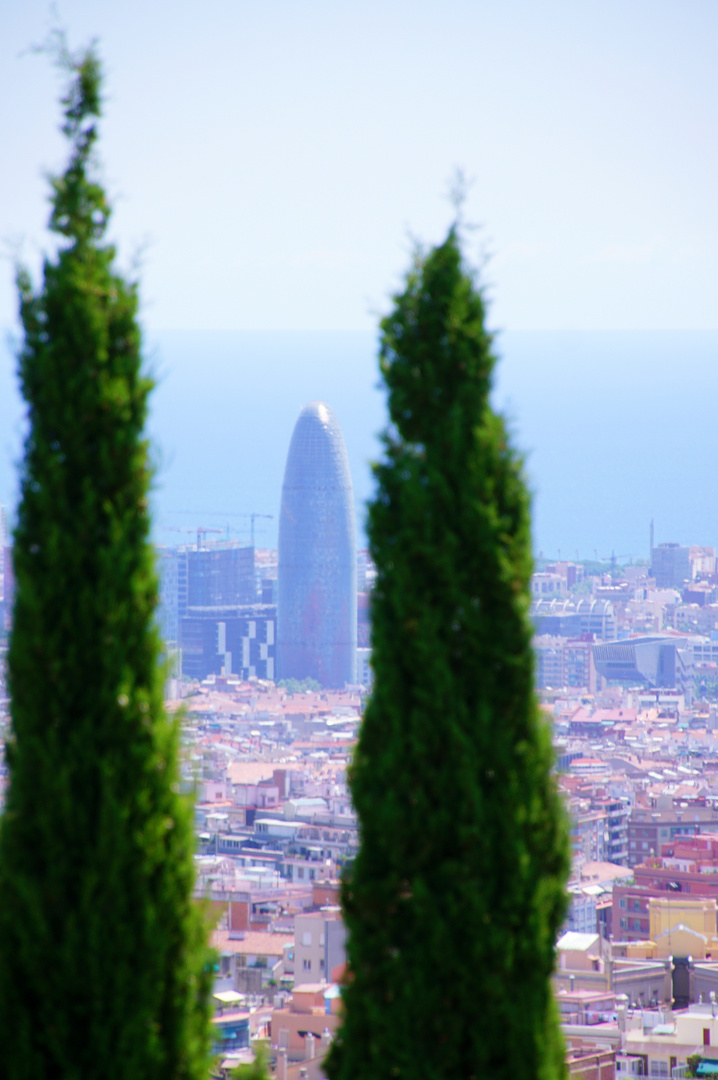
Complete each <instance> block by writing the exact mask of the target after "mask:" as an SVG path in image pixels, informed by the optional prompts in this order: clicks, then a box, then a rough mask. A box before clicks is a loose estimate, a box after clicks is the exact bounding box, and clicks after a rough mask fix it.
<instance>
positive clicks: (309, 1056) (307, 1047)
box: [304, 1031, 316, 1061]
mask: <svg viewBox="0 0 718 1080" xmlns="http://www.w3.org/2000/svg"><path fill="white" fill-rule="evenodd" d="M315 1041H316V1040H315V1038H314V1036H313V1035H312V1033H311V1031H308V1032H307V1034H306V1035H305V1036H304V1060H305V1061H314V1057H315V1055H316V1049H315V1045H314V1044H315Z"/></svg>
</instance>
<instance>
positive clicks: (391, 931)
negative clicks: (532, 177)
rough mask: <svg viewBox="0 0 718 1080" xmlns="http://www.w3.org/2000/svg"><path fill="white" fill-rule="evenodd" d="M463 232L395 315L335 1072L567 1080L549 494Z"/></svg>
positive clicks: (331, 1068)
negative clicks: (533, 495) (525, 439)
mask: <svg viewBox="0 0 718 1080" xmlns="http://www.w3.org/2000/svg"><path fill="white" fill-rule="evenodd" d="M494 365H495V357H494V354H493V351H492V337H491V334H489V333H488V332H487V330H486V327H485V303H484V298H483V294H482V291H481V288H480V286H479V284H478V282H477V279H476V275H475V273H474V272H473V271H471V270H470V269H469V268H467V267H466V265H465V264H464V262H463V259H462V253H461V243H460V237H459V232H458V228H457V227H456V226H455V227H453V228H452V229H451V230H450V232H449V234H448V237H447V239H446V240H445V241H444V243H443V244H441V245H440V246H438V247H436V248H435V249H433V250H431V251H430V252H429V253H428V254H426V255H422V254H418V255H417V257H416V260H415V263H414V266H413V268H412V269H411V271H410V273H409V274H408V277H407V279H406V283H405V288H404V291H403V292H401V294H400V295H397V296H396V297H395V298H394V307H393V310H392V312H391V313H390V314H389V315H388V317H387V318H385V319H384V320H383V321H382V323H381V345H380V367H381V374H382V377H383V381H384V383H385V385H386V388H387V390H388V407H389V416H390V423H389V427H388V429H387V432H386V433H385V436H384V455H383V458H382V460H381V462H380V463H379V464H378V465H377V466H375V474H376V481H377V493H376V497H375V499H374V501H373V503H372V505H371V506H370V508H369V541H370V550H371V555H372V558H373V560H374V563H375V565H376V572H377V578H376V585H375V589H374V593H373V597H372V665H373V669H374V687H373V691H372V695H371V699H370V702H369V704H368V706H367V709H366V712H365V717H364V722H363V725H362V728H361V732H360V736H359V741H358V745H357V748H356V752H355V756H354V760H353V763H352V767H351V772H350V784H351V791H352V795H353V799H354V804H355V807H356V810H357V814H358V817H359V824H360V833H361V846H360V850H359V853H358V856H357V858H356V860H355V863H354V866H353V868H352V871H351V872H350V875H349V877H348V879H347V880H345V883H344V889H343V905H344V913H345V919H346V923H347V927H348V932H349V938H348V979H347V985H346V986H345V989H344V1004H345V1017H344V1021H343V1025H342V1028H341V1031H340V1033H339V1036H338V1038H337V1040H336V1041H335V1043H334V1046H333V1048H332V1051H331V1052H330V1056H329V1059H328V1063H327V1068H328V1075H329V1076H330V1078H331V1080H363V1078H366V1080H370V1078H371V1080H381V1078H383V1077H387V1078H397V1077H405V1078H407V1080H416V1078H418V1077H421V1078H422V1080H440V1078H441V1080H445V1078H452V1080H456V1078H462V1080H469V1078H471V1077H481V1078H484V1080H485V1078H489V1077H490V1078H492V1080H497V1078H502V1077H503V1078H505V1080H537V1078H541V1080H555V1078H557V1077H560V1076H561V1075H562V1071H563V1048H562V1044H561V1038H560V1032H559V1028H558V1023H557V1018H556V1013H555V1006H554V1002H553V996H552V991H551V986H550V974H551V971H552V967H553V961H554V944H555V935H556V932H557V930H558V927H559V925H560V922H561V919H562V916H563V913H564V885H565V878H566V873H567V867H568V845H567V832H566V829H565V822H564V819H563V814H562V808H561V805H560V802H559V797H558V794H557V791H556V788H555V785H554V782H553V779H552V777H551V772H550V770H551V764H552V749H551V742H550V733H549V731H548V729H547V727H546V725H545V724H544V722H543V721H542V720H541V718H540V716H539V712H538V707H537V703H536V700H535V696H534V688H533V657H532V651H531V629H530V626H529V622H528V618H527V613H528V603H529V590H528V585H529V578H530V574H531V566H532V563H531V549H530V522H529V499H528V496H527V492H526V487H525V482H524V478H523V474H522V463H521V460H520V458H519V457H518V456H517V454H516V453H515V451H514V450H513V449H512V448H511V446H510V444H509V440H508V437H507V431H506V427H505V424H504V422H503V420H502V418H501V417H500V416H498V415H497V414H496V413H495V412H494V411H493V410H492V408H491V404H490V393H491V385H492V372H493V369H494Z"/></svg>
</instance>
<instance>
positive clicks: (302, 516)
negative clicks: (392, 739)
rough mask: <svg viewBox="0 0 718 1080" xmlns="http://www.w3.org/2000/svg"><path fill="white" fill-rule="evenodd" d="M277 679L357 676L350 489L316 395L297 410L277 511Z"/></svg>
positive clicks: (342, 453) (334, 430)
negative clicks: (278, 514) (314, 399)
mask: <svg viewBox="0 0 718 1080" xmlns="http://www.w3.org/2000/svg"><path fill="white" fill-rule="evenodd" d="M278 588H279V596H278V609H277V678H278V679H291V678H294V679H306V678H312V679H316V680H317V681H318V682H319V683H321V685H322V686H325V687H331V688H334V689H336V688H341V687H343V686H344V684H345V683H354V682H356V647H357V606H356V605H357V601H356V526H355V521H354V494H353V491H352V481H351V475H350V472H349V461H348V459H347V452H346V447H345V445H344V436H343V435H342V432H341V428H340V427H339V424H338V422H337V418H336V416H335V415H334V413H333V412H332V410H331V409H330V408H329V406H328V405H325V404H324V403H323V402H322V401H312V402H310V404H309V405H305V407H304V408H303V409H302V411H301V413H300V414H299V419H298V420H297V423H296V426H295V428H294V434H293V435H292V441H291V443H290V446H289V453H288V455H287V464H286V468H285V470H284V484H283V486H282V505H281V509H280V516H279V566H278Z"/></svg>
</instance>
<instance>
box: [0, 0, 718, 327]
mask: <svg viewBox="0 0 718 1080" xmlns="http://www.w3.org/2000/svg"><path fill="white" fill-rule="evenodd" d="M50 12H51V9H50V5H49V4H48V3H47V2H46V0H22V3H20V2H18V0H0V95H1V97H0V99H1V100H2V101H3V108H2V110H1V114H0V148H1V151H0V152H1V155H2V157H1V162H0V238H1V239H2V240H4V241H5V244H6V245H7V244H12V243H14V241H15V240H17V239H18V238H24V241H25V244H24V253H25V258H26V259H27V260H28V261H30V263H33V261H34V260H35V259H36V258H37V252H38V251H39V250H40V247H41V245H42V244H44V243H45V242H46V241H45V238H44V236H43V231H42V230H43V226H44V224H45V219H46V216H47V207H46V194H47V185H46V183H45V180H44V179H43V169H57V168H58V167H60V165H61V164H62V161H63V155H64V151H63V147H62V144H61V139H60V137H59V136H58V135H57V120H58V112H57V108H56V98H57V94H58V90H59V88H60V86H61V80H60V78H59V76H58V74H57V72H55V71H54V70H53V69H52V68H51V66H50V64H49V63H48V61H47V59H46V58H42V57H38V56H33V55H25V56H21V55H20V54H21V53H22V51H23V50H24V49H26V47H27V46H28V45H31V44H32V43H34V42H40V41H42V40H43V38H44V37H45V36H46V35H47V32H48V30H49V28H50V26H51V14H50ZM57 12H58V16H59V20H60V21H61V22H62V23H63V24H64V25H65V26H67V28H68V30H69V35H70V41H71V43H73V44H78V43H83V42H86V41H87V40H89V39H90V38H91V37H93V36H96V37H97V38H98V39H99V42H100V51H101V55H102V57H103V59H104V61H105V68H106V72H107V87H106V90H107V109H106V118H105V121H104V123H103V128H102V147H101V151H102V159H103V162H104V170H105V177H106V180H107V183H108V186H109V189H110V192H111V193H112V194H113V196H114V197H115V203H116V208H117V209H116V216H115V225H114V230H115V234H116V236H117V238H118V239H119V241H120V249H121V253H122V254H123V256H124V257H125V258H126V259H129V257H130V255H131V254H132V252H133V251H134V250H136V249H137V248H138V247H140V246H142V245H145V244H147V247H146V248H145V255H144V260H145V261H144V270H143V275H142V277H143V298H144V305H145V306H144V315H145V320H146V323H147V324H148V325H149V326H151V327H153V328H177V329H182V328H194V329H202V328H215V329H264V328H271V329H273V330H283V329H329V330H336V329H365V328H369V327H371V326H372V325H374V322H375V313H376V311H377V310H382V309H384V308H385V307H386V302H387V300H386V298H387V295H388V293H389V292H390V291H391V289H392V288H393V287H394V286H395V285H396V283H397V281H398V278H399V275H400V274H401V273H402V272H403V270H404V268H405V266H406V263H407V250H408V246H409V243H408V239H407V236H408V233H412V234H415V235H416V236H418V237H420V238H422V239H424V240H427V241H435V240H438V239H439V238H440V237H441V236H442V234H443V232H444V230H445V228H446V225H447V223H448V221H449V219H450V214H451V211H450V208H449V205H448V203H447V202H446V200H445V199H444V198H443V195H444V193H445V192H446V190H447V187H448V179H449V177H450V175H451V173H452V170H453V169H454V168H455V167H456V166H461V167H462V168H463V169H464V170H465V172H466V173H467V175H468V176H470V177H472V178H474V185H473V187H472V189H471V194H470V197H469V200H468V204H467V216H468V217H469V218H471V219H473V220H475V221H476V222H480V223H482V224H483V226H484V229H483V231H482V232H481V233H479V234H477V236H476V240H475V250H476V251H477V252H478V250H479V247H480V245H481V244H483V245H484V246H485V248H486V249H488V251H490V252H492V253H493V258H492V260H491V263H490V265H489V267H488V269H487V276H488V279H489V280H490V282H491V283H492V285H493V290H492V292H493V295H494V297H495V303H494V307H493V311H492V317H493V320H494V322H495V323H496V325H498V326H501V327H504V328H506V329H508V330H520V329H527V328H528V329H537V328H552V329H567V328H568V329H629V328H630V329H634V328H638V329H662V328H716V327H717V326H718V315H717V311H718V308H717V306H716V301H715V294H716V290H715V283H716V281H717V280H718V215H716V176H717V175H718V168H717V166H718V152H717V147H716V133H717V132H718V123H717V121H718V116H717V115H716V114H717V112H718V64H716V60H715V58H716V54H717V52H718V3H716V2H715V0H600V2H598V0H595V2H594V0H565V2H562V0H543V2H537V0H524V2H522V0H502V2H500V3H498V2H491V3H489V2H486V0H484V2H482V0H441V2H439V0H410V2H409V0H381V2H377V0H301V2H299V0H262V2H261V3H260V2H259V0H255V2H253V3H248V2H246V0H210V2H209V3H206V4H202V5H200V4H199V3H196V2H194V3H189V2H187V0H171V2H170V0H123V2H122V3H117V2H116V0H112V2H110V0H92V2H90V0H60V2H59V3H58V4H57ZM14 311H15V295H14V290H13V287H12V273H11V267H10V265H9V264H8V265H7V269H6V271H5V272H0V326H2V325H7V324H8V323H10V322H11V320H12V319H13V318H14Z"/></svg>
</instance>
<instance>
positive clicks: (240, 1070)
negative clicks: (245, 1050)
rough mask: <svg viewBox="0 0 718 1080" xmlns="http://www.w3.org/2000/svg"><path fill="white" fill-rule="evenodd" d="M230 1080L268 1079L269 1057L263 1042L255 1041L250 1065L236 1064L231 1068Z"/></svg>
mask: <svg viewBox="0 0 718 1080" xmlns="http://www.w3.org/2000/svg"><path fill="white" fill-rule="evenodd" d="M231 1077H232V1080H268V1078H269V1057H268V1054H267V1047H266V1044H264V1043H256V1044H255V1051H254V1061H253V1062H252V1063H251V1065H238V1066H237V1067H236V1069H232V1073H231Z"/></svg>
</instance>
